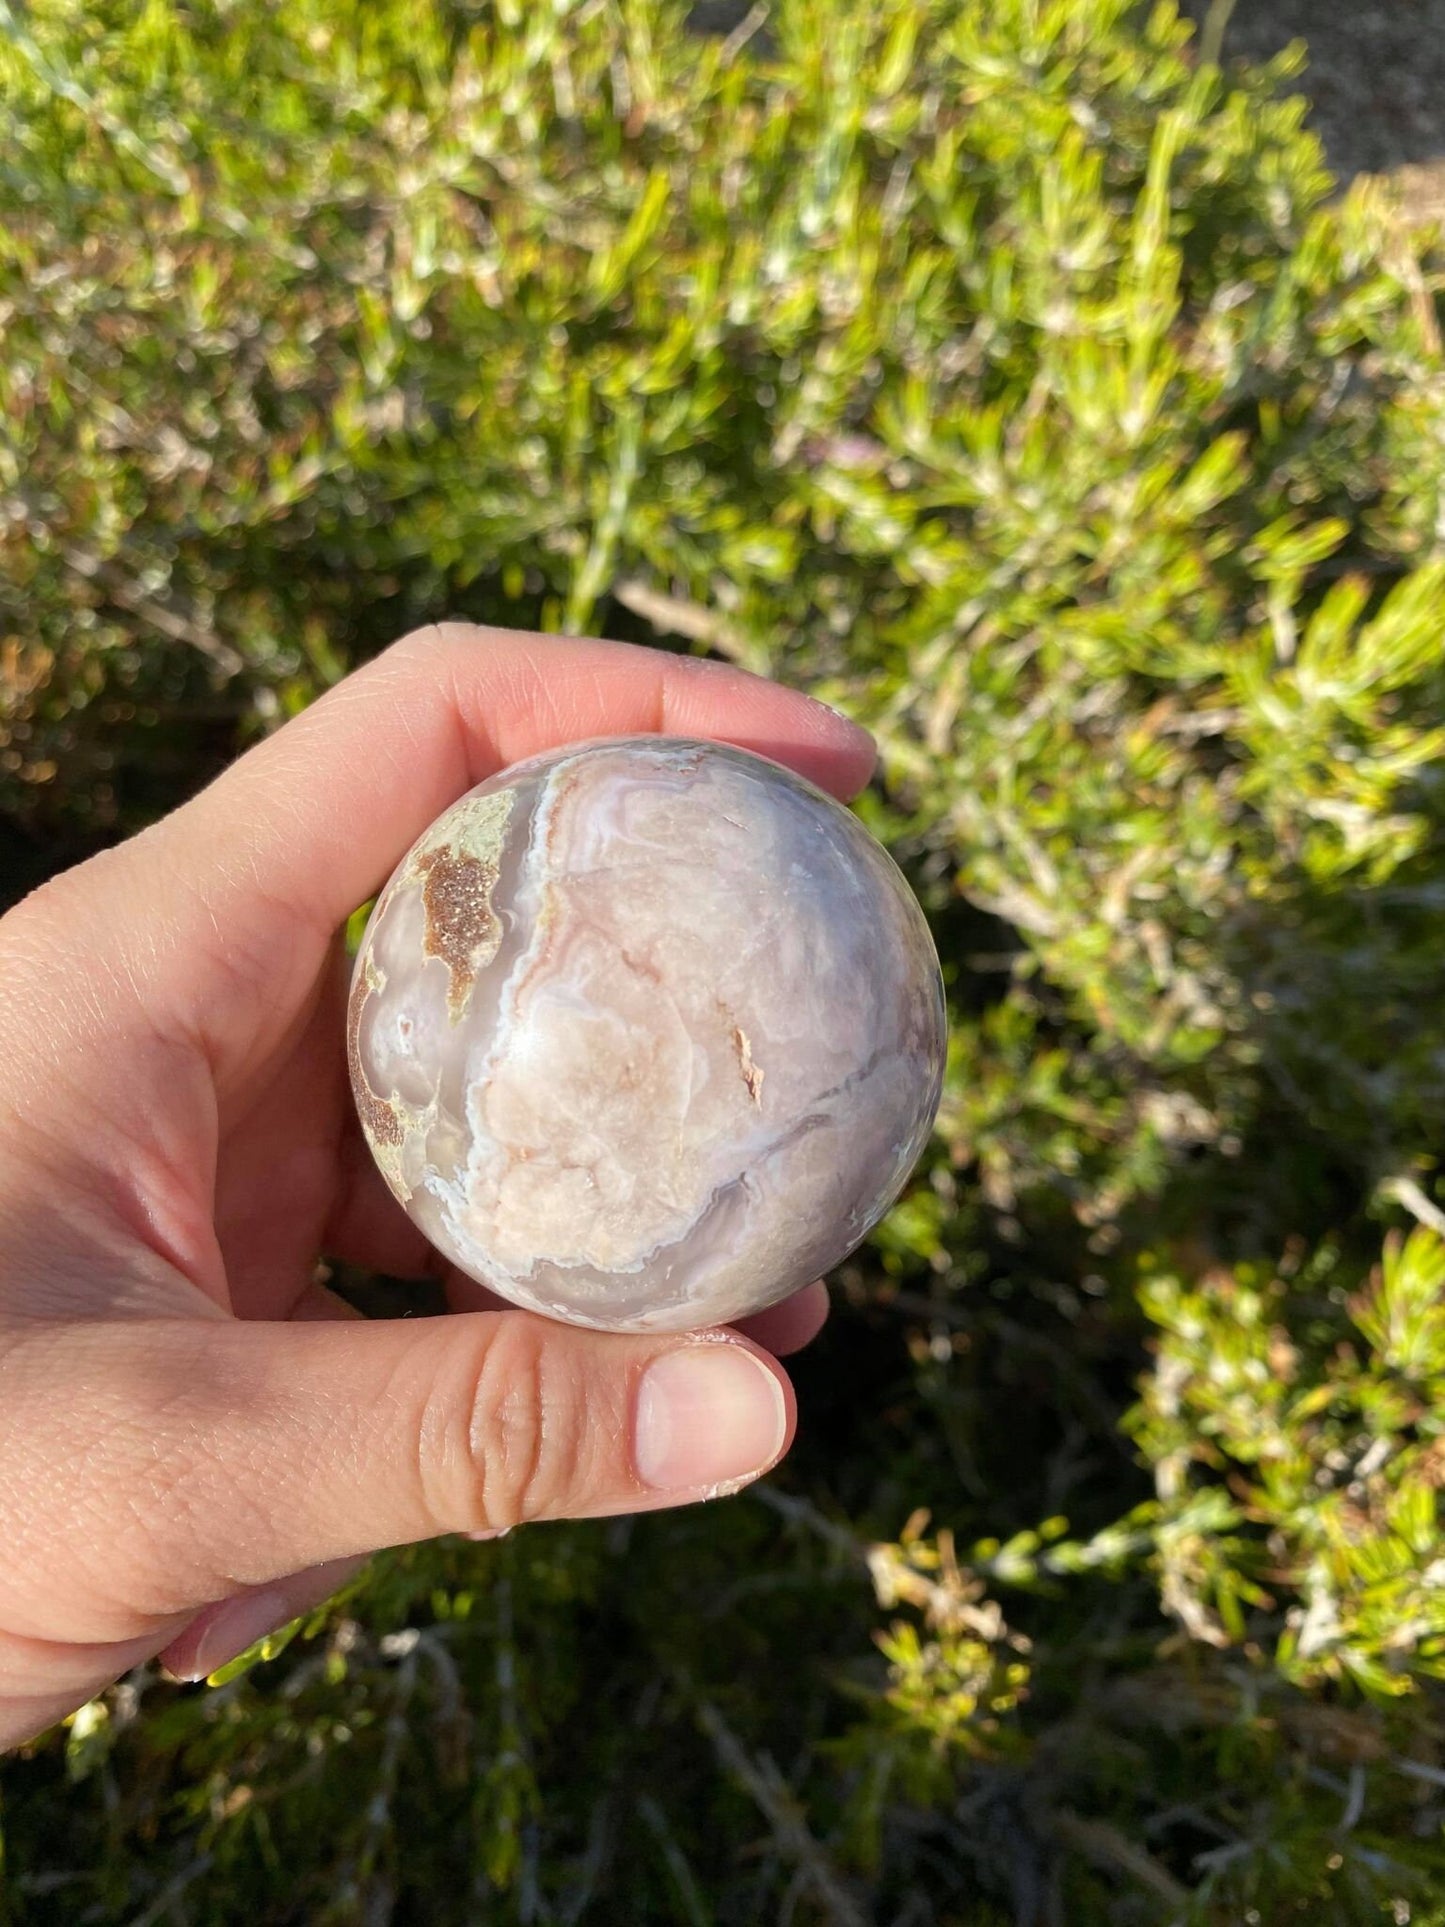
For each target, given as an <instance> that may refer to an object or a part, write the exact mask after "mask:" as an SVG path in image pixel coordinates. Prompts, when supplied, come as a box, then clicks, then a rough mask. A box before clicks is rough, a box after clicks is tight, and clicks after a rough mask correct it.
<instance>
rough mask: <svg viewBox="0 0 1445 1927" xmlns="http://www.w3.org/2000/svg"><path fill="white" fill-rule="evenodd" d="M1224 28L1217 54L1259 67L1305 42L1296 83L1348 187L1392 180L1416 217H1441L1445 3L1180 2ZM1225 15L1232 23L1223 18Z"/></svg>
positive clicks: (1444, 196) (1444, 202) (1444, 204)
mask: <svg viewBox="0 0 1445 1927" xmlns="http://www.w3.org/2000/svg"><path fill="white" fill-rule="evenodd" d="M1183 6H1184V11H1185V12H1187V13H1189V14H1191V15H1193V17H1194V18H1195V19H1196V20H1198V21H1200V22H1201V23H1202V22H1204V21H1205V20H1206V19H1207V17H1208V15H1209V14H1210V12H1211V10H1213V12H1214V15H1215V26H1216V30H1217V28H1218V26H1219V24H1220V23H1221V22H1223V23H1224V33H1223V40H1222V43H1221V56H1222V58H1223V60H1224V62H1225V64H1226V65H1228V63H1229V62H1230V60H1232V59H1239V58H1243V59H1249V60H1263V59H1267V58H1268V57H1269V55H1271V54H1274V53H1278V51H1279V50H1280V48H1281V47H1287V46H1288V45H1289V44H1290V42H1291V41H1293V40H1303V41H1304V43H1305V45H1306V47H1307V49H1308V53H1309V65H1308V66H1307V67H1306V69H1305V71H1304V73H1303V74H1302V75H1301V77H1300V79H1299V81H1298V82H1297V83H1296V84H1297V85H1298V86H1299V88H1300V90H1301V91H1302V92H1303V93H1305V94H1307V95H1308V96H1309V99H1310V101H1311V102H1312V116H1311V118H1312V122H1313V125H1314V128H1315V131H1316V133H1318V134H1319V136H1320V138H1321V139H1322V140H1323V142H1324V144H1325V148H1326V151H1327V152H1328V154H1329V157H1330V165H1331V166H1332V167H1333V169H1334V171H1335V173H1336V174H1337V175H1338V176H1339V178H1340V180H1341V181H1342V182H1344V181H1348V180H1350V179H1352V178H1353V176H1355V175H1356V174H1389V175H1392V176H1393V177H1394V178H1395V180H1396V181H1397V183H1398V185H1399V188H1400V191H1401V196H1402V199H1403V201H1404V202H1405V204H1406V206H1407V208H1408V209H1409V211H1410V212H1411V213H1418V214H1420V215H1422V216H1428V217H1431V218H1441V219H1445V0H1236V4H1235V5H1234V6H1233V7H1232V8H1229V7H1227V6H1226V5H1224V4H1222V3H1221V0H1183ZM1226 16H1227V17H1226Z"/></svg>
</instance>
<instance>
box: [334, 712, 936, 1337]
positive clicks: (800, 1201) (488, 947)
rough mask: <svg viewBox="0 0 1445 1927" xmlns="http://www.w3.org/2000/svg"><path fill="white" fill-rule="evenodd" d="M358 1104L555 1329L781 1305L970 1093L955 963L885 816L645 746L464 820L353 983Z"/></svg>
mask: <svg viewBox="0 0 1445 1927" xmlns="http://www.w3.org/2000/svg"><path fill="white" fill-rule="evenodd" d="M348 1044H349V1058H350V1065H351V1078H352V1085H353V1089H354V1091H355V1094H356V1103H357V1109H358V1111H359V1113H360V1117H361V1122H362V1126H363V1128H364V1130H365V1132H366V1136H367V1139H368V1141H369V1142H370V1145H371V1148H372V1151H373V1153H374V1154H375V1157H376V1161H377V1163H378V1165H379V1166H380V1168H381V1170H382V1173H383V1174H384V1176H385V1178H386V1181H387V1183H388V1184H389V1185H390V1186H391V1189H392V1190H393V1191H394V1192H395V1194H396V1196H397V1197H398V1198H399V1199H400V1200H401V1202H402V1204H403V1205H404V1206H405V1208H406V1210H407V1211H408V1213H409V1214H410V1216H411V1217H412V1219H413V1220H414V1221H415V1222H416V1224H417V1225H419V1226H420V1228H421V1229H422V1231H423V1232H424V1233H425V1234H426V1236H427V1237H428V1238H429V1239H430V1240H431V1242H432V1244H433V1245H434V1246H435V1247H436V1248H437V1250H438V1251H439V1252H440V1253H441V1254H442V1255H443V1256H444V1257H445V1258H447V1259H448V1260H450V1261H451V1262H452V1263H454V1264H456V1265H458V1266H460V1268H461V1269H462V1270H463V1271H464V1272H466V1273H467V1274H468V1275H469V1276H471V1277H472V1278H475V1279H477V1280H478V1281H479V1282H480V1283H482V1284H484V1285H487V1286H490V1287H491V1289H492V1290H493V1291H496V1292H499V1293H500V1294H501V1295H502V1296H503V1297H505V1298H508V1299H510V1300H512V1301H513V1302H514V1303H516V1304H518V1305H525V1306H528V1307H530V1308H531V1309H532V1310H534V1311H539V1312H544V1313H547V1314H548V1315H549V1316H551V1317H554V1318H561V1319H566V1320H569V1321H570V1322H572V1323H574V1324H579V1325H591V1326H595V1327H598V1328H600V1329H604V1330H609V1331H676V1330H692V1329H696V1328H701V1327H703V1326H708V1325H715V1324H723V1323H727V1322H730V1321H732V1320H734V1319H738V1318H743V1317H746V1316H747V1315H748V1314H749V1313H752V1312H756V1311H760V1310H762V1309H763V1307H764V1306H767V1305H770V1304H773V1303H774V1302H775V1301H777V1300H778V1299H780V1298H782V1297H785V1296H786V1295H787V1294H788V1293H789V1292H791V1291H794V1290H795V1289H797V1287H798V1286H800V1285H804V1284H806V1283H808V1281H809V1280H810V1279H813V1278H816V1277H818V1276H820V1275H821V1274H822V1273H823V1272H825V1271H827V1270H829V1269H830V1268H831V1267H832V1266H833V1265H835V1264H837V1263H838V1261H839V1260H840V1259H841V1258H843V1257H845V1256H846V1255H847V1253H848V1252H849V1251H851V1250H852V1248H853V1247H854V1246H855V1245H856V1244H857V1243H858V1242H859V1240H860V1239H861V1238H862V1237H863V1236H864V1235H865V1234H866V1233H867V1232H868V1231H869V1230H870V1228H871V1227H872V1226H873V1225H874V1224H876V1223H877V1221H878V1219H879V1218H880V1217H881V1216H882V1214H883V1212H884V1211H885V1210H886V1209H887V1207H888V1205H889V1204H890V1203H891V1202H892V1201H893V1199H894V1198H895V1197H896V1196H897V1194H898V1192H899V1190H900V1188H901V1187H902V1185H903V1183H904V1181H905V1179H906V1178H907V1176H908V1173H909V1171H910V1170H911V1168H912V1166H913V1163H914V1161H915V1159H916V1158H917V1156H918V1154H919V1152H920V1150H921V1149H922V1148H923V1145H924V1143H925V1141H926V1139H927V1137H928V1133H929V1130H930V1128H931V1126H932V1123H933V1116H934V1112H935V1110H936V1109H937V1105H938V1098H939V1090H940V1085H941V1080H942V1074H943V1056H944V1044H945V1024H944V1009H943V990H942V984H941V982H940V978H939V971H938V959H937V956H936V954H935V952H934V948H933V941H932V938H931V937H930V935H929V931H928V926H927V924H926V923H925V922H924V920H923V916H922V913H921V912H920V910H919V908H918V905H917V903H916V902H915V901H914V898H913V896H912V894H911V893H910V891H909V889H908V887H907V885H906V884H905V883H904V881H903V879H902V877H901V876H900V875H899V873H898V870H897V869H896V868H895V866H894V864H893V862H892V860H891V859H890V858H889V856H888V855H887V854H886V852H885V851H884V850H883V849H882V848H881V847H880V846H879V845H878V844H877V843H876V842H874V840H873V839H872V837H870V836H869V835H868V833H867V831H866V830H864V829H863V827H862V825H861V824H860V823H859V822H858V821H857V819H856V818H855V817H853V816H851V815H850V814H849V813H848V812H847V811H846V810H844V809H842V808H840V806H839V805H838V804H836V803H835V802H833V801H832V800H831V799H830V798H829V797H826V796H824V795H823V794H822V792H821V791H819V790H816V789H814V788H813V787H812V785H811V784H809V783H806V782H804V781H803V780H802V779H801V778H799V777H797V776H794V775H792V774H791V773H790V772H788V771H787V770H784V769H782V768H780V767H779V766H778V765H777V764H775V763H771V762H769V761H767V760H766V759H765V758H763V757H760V756H754V755H751V754H749V753H747V752H745V751H742V750H736V749H728V748H724V747H722V746H720V745H717V744H713V743H701V742H690V741H685V740H681V739H677V738H671V737H658V736H640V737H622V738H617V739H615V740H610V741H603V742H593V743H584V744H580V745H572V746H571V747H569V748H567V749H563V750H558V751H554V752H552V753H550V754H548V755H546V756H539V757H536V758H534V759H532V760H531V761H530V762H526V763H521V764H518V765H517V766H516V767H514V768H512V769H510V770H506V771H504V772H503V773H502V774H501V775H499V776H495V777H493V778H492V779H491V780H490V781H489V782H486V783H483V784H482V785H481V786H480V787H479V788H477V789H475V790H473V791H471V793H470V794H469V795H467V796H464V797H463V798H462V799H461V801H460V802H458V803H456V804H454V805H453V807H452V808H451V809H449V810H448V811H447V812H446V813H445V815H443V816H441V817H439V818H438V819H437V821H436V822H435V823H434V824H433V825H432V827H431V828H430V829H429V830H428V831H427V832H426V833H425V835H424V836H422V837H421V839H420V840H419V841H418V842H417V843H416V844H415V845H414V847H413V848H412V849H411V851H410V852H409V853H408V855H407V856H406V858H405V859H404V860H403V862H402V864H401V866H400V868H399V869H398V870H397V871H396V874H395V875H394V876H393V877H392V879H391V881H390V882H389V883H388V884H387V886H386V889H385V890H384V891H383V893H382V895H381V897H380V899H379V900H378V903H377V906H376V909H375V911H374V912H373V914H372V918H371V921H370V923H369V925H368V926H367V931H366V935H365V938H364V939H363V941H362V945H361V950H360V954H359V955H358V957H357V960H356V972H355V976H354V978H353V981H352V991H351V1001H350V1008H349V1022H348Z"/></svg>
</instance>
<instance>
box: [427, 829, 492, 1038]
mask: <svg viewBox="0 0 1445 1927" xmlns="http://www.w3.org/2000/svg"><path fill="white" fill-rule="evenodd" d="M413 868H414V869H415V870H416V872H417V873H418V875H419V876H420V877H421V879H422V907H423V909H424V910H425V912H426V931H425V935H424V936H423V939H422V945H423V948H424V950H425V952H426V954H427V956H429V957H439V958H440V959H441V961H442V962H443V963H444V964H445V965H446V967H447V972H448V975H449V977H450V980H451V981H450V983H449V985H448V987H447V1010H448V1013H449V1014H450V1016H451V1020H452V1022H453V1023H454V1024H455V1023H456V1022H457V1021H458V1020H459V1018H460V1017H461V1015H462V1013H463V1012H464V1011H465V1010H466V1007H467V1000H468V998H469V997H470V996H471V994H472V982H473V979H474V978H475V976H476V974H477V971H478V970H479V969H480V967H481V966H482V965H483V964H484V963H485V962H486V961H487V960H488V957H489V956H490V955H491V954H494V953H495V951H496V948H497V945H498V944H499V942H500V941H501V935H502V926H501V922H500V920H499V918H498V917H497V913H496V912H495V911H494V910H493V908H492V892H493V890H494V889H495V888H496V885H497V866H496V864H495V863H492V862H488V861H487V860H486V859H485V858H483V857H479V856H473V855H470V854H469V853H467V852H465V851H457V850H453V849H451V848H449V847H448V846H447V845H445V844H444V845H442V846H441V847H440V848H439V849H433V850H423V851H422V853H421V854H420V855H419V856H417V857H416V858H414V859H413Z"/></svg>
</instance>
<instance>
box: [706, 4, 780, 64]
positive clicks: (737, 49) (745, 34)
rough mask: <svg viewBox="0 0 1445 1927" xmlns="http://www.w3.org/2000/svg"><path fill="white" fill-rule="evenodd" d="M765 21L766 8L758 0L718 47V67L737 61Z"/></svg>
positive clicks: (766, 17)
mask: <svg viewBox="0 0 1445 1927" xmlns="http://www.w3.org/2000/svg"><path fill="white" fill-rule="evenodd" d="M767 20H768V10H767V8H766V6H764V5H762V4H761V0H759V4H758V5H757V6H756V7H754V8H753V9H752V10H751V11H750V12H748V13H745V14H744V15H743V17H742V19H741V20H739V22H738V24H737V25H736V26H735V27H734V28H733V30H732V32H731V33H730V34H729V35H728V37H727V39H726V40H725V41H724V42H723V43H722V46H721V47H719V49H718V65H719V66H720V67H727V66H730V65H731V63H732V62H733V61H734V60H736V59H737V57H738V55H739V54H740V53H741V52H742V50H743V48H744V47H746V46H747V44H748V42H749V41H750V40H751V39H752V37H753V35H754V34H755V33H756V32H757V31H758V29H759V28H760V27H764V26H766V25H767Z"/></svg>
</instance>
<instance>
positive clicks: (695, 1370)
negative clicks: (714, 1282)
mask: <svg viewBox="0 0 1445 1927" xmlns="http://www.w3.org/2000/svg"><path fill="white" fill-rule="evenodd" d="M787 1435H788V1408H787V1405H786V1404H785V1403H784V1400H783V1388H782V1386H781V1385H780V1384H779V1383H778V1380H777V1379H776V1378H775V1377H774V1375H773V1373H772V1372H770V1371H769V1370H768V1368H767V1366H766V1365H765V1364H763V1362H762V1360H761V1359H759V1358H755V1357H754V1356H753V1354H752V1353H751V1352H749V1351H745V1350H744V1349H743V1347H742V1346H741V1345H718V1344H710V1345H688V1346H685V1347H683V1348H682V1349H681V1350H680V1351H675V1352H667V1353H665V1354H664V1355H663V1357H661V1358H659V1359H657V1360H656V1361H655V1362H654V1363H653V1364H651V1365H649V1366H648V1368H647V1370H646V1372H645V1373H644V1374H643V1378H642V1383H641V1385H640V1386H639V1388H638V1394H637V1420H636V1431H635V1434H634V1439H633V1451H634V1454H635V1456H636V1461H637V1470H638V1474H639V1476H640V1477H641V1478H643V1479H644V1480H646V1482H647V1484H648V1485H650V1486H654V1487H655V1488H656V1489H657V1490H658V1491H663V1492H687V1491H697V1490H699V1489H702V1490H706V1489H708V1488H710V1487H716V1486H725V1485H734V1484H740V1483H741V1482H743V1481H744V1480H746V1479H750V1478H755V1477H756V1476H757V1474H758V1473H759V1472H763V1471H765V1470H766V1469H767V1467H768V1466H770V1465H771V1464H772V1462H773V1460H774V1459H776V1458H777V1456H778V1454H779V1453H780V1452H781V1451H782V1449H783V1441H784V1439H786V1437H787Z"/></svg>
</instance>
